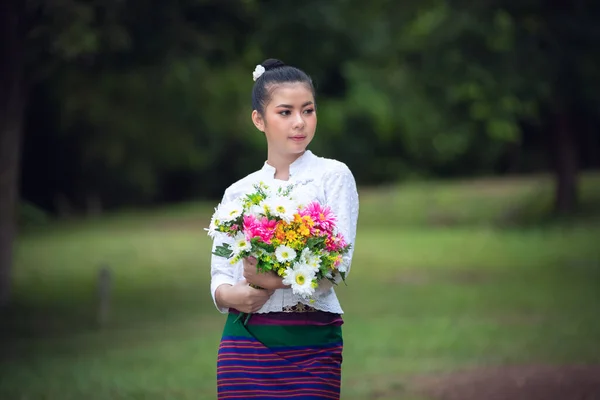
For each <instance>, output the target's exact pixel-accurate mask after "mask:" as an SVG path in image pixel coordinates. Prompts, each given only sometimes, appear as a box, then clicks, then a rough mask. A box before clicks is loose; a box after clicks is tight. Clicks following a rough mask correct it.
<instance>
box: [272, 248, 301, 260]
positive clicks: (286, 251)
mask: <svg viewBox="0 0 600 400" xmlns="http://www.w3.org/2000/svg"><path fill="white" fill-rule="evenodd" d="M275 257H277V261H279V262H280V263H284V262H288V261H292V260H293V259H295V258H296V250H294V249H292V248H291V247H288V246H283V245H282V246H279V247H277V248H276V249H275Z"/></svg>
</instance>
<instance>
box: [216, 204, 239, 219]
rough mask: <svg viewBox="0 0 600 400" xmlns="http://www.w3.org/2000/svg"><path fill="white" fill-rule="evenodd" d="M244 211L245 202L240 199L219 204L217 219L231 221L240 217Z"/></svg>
mask: <svg viewBox="0 0 600 400" xmlns="http://www.w3.org/2000/svg"><path fill="white" fill-rule="evenodd" d="M243 212H244V204H242V202H241V201H239V200H234V201H230V202H228V203H224V204H219V206H218V207H217V211H216V212H215V215H216V219H218V220H219V221H221V222H230V221H233V220H234V219H236V218H238V217H239V216H240V215H242V213H243Z"/></svg>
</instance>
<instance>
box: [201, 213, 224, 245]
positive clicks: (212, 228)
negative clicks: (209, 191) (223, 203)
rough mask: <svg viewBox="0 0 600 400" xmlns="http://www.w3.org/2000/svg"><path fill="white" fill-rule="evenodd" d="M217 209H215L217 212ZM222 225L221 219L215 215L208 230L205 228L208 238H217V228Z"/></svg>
mask: <svg viewBox="0 0 600 400" xmlns="http://www.w3.org/2000/svg"><path fill="white" fill-rule="evenodd" d="M216 210H217V209H216V208H215V211H216ZM219 224H220V221H219V219H218V218H217V214H216V213H215V214H213V216H212V217H211V219H210V225H208V228H204V230H205V231H206V232H207V234H208V236H210V237H211V238H213V239H214V238H215V236H216V235H217V232H219V231H217V226H218V225H219Z"/></svg>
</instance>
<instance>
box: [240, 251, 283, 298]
mask: <svg viewBox="0 0 600 400" xmlns="http://www.w3.org/2000/svg"><path fill="white" fill-rule="evenodd" d="M257 262H258V260H257V259H256V258H255V257H248V258H244V278H245V279H246V280H247V281H248V283H251V284H253V285H255V286H258V287H261V288H264V289H268V290H275V289H283V288H286V287H287V286H286V285H284V284H283V282H282V281H283V279H282V278H280V277H279V276H277V275H276V274H275V273H274V272H271V271H269V272H266V273H260V272H258V271H257V270H256V264H257Z"/></svg>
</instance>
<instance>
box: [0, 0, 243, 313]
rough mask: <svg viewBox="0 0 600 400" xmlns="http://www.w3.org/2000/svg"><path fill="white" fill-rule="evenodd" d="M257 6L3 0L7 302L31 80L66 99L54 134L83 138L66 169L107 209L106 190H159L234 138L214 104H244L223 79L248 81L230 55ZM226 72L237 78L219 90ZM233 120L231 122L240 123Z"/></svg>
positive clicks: (1, 117) (2, 242)
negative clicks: (174, 172)
mask: <svg viewBox="0 0 600 400" xmlns="http://www.w3.org/2000/svg"><path fill="white" fill-rule="evenodd" d="M252 4H253V2H251V1H246V2H242V3H240V4H237V3H236V7H231V5H232V2H230V1H209V0H182V1H180V2H175V3H174V2H162V1H150V2H148V1H140V0H125V1H123V0H108V1H101V2H100V1H83V0H49V1H39V0H28V1H22V0H8V1H5V2H2V6H1V7H2V8H0V13H1V17H0V18H1V19H0V25H1V28H0V29H1V30H2V34H3V38H6V39H4V40H3V42H2V48H1V50H0V51H1V53H0V62H1V66H0V89H1V92H0V93H2V96H1V97H2V100H1V102H2V103H1V104H0V144H1V149H0V306H3V305H6V304H7V302H8V299H9V296H10V295H9V293H10V291H9V289H10V270H11V265H12V244H13V241H14V237H15V222H16V205H17V199H18V197H19V193H18V188H19V175H18V172H19V157H20V153H21V152H20V143H21V142H22V132H23V129H22V125H23V112H24V110H25V109H26V108H27V107H26V104H27V103H26V99H27V98H28V95H29V93H30V92H31V89H32V88H34V87H39V86H42V87H44V89H45V90H44V91H45V93H47V94H48V97H49V98H50V101H51V102H52V103H54V104H58V105H59V106H58V107H57V112H58V113H59V114H60V115H59V117H58V118H56V121H57V124H58V125H57V126H54V127H47V128H46V129H47V133H50V134H57V135H66V137H67V138H68V139H67V140H68V141H69V142H71V143H74V145H72V147H73V148H74V151H75V152H76V154H75V155H72V156H71V162H72V163H71V164H67V165H66V166H64V165H63V166H62V168H63V169H68V170H70V175H72V176H73V177H74V178H73V179H74V181H73V182H71V186H72V187H75V188H76V189H75V190H76V191H79V192H83V193H77V194H79V195H80V197H84V198H85V201H86V202H87V203H88V204H90V207H91V208H99V207H101V203H102V199H101V196H99V195H98V193H100V192H103V194H106V193H111V192H115V191H119V189H122V188H127V189H130V190H131V188H132V187H133V188H138V190H139V191H142V192H143V193H152V192H153V191H154V188H155V186H156V172H157V171H156V170H157V169H158V168H163V169H164V168H174V169H176V168H178V167H182V166H184V167H189V166H190V165H202V166H204V167H206V166H207V165H209V163H210V162H211V161H212V156H213V154H218V153H219V152H218V151H217V152H215V149H217V150H219V149H223V148H226V146H227V142H228V140H230V139H231V137H232V136H235V134H233V133H232V135H231V136H223V137H218V136H211V133H212V132H211V129H210V124H211V122H212V121H211V117H212V116H211V115H210V112H211V111H212V109H211V107H210V106H211V105H212V104H215V103H216V100H217V99H218V100H219V103H220V106H224V104H223V102H228V101H231V99H232V96H233V97H236V98H235V99H234V101H233V102H232V103H231V106H232V108H233V109H236V108H235V107H237V106H238V105H239V104H238V103H239V91H238V92H235V93H234V94H233V95H232V91H225V92H223V91H222V90H220V89H222V88H223V87H226V86H227V85H231V87H236V85H237V84H238V82H239V80H240V77H241V73H239V72H237V73H234V74H232V73H231V71H232V70H235V67H226V66H225V65H226V64H227V62H228V61H231V60H234V59H239V57H240V56H242V57H243V54H242V52H241V50H243V46H242V45H241V43H242V42H241V40H240V39H242V37H241V36H240V34H239V33H240V32H243V31H245V30H247V29H248V26H247V22H246V21H247V20H248V19H247V18H245V13H246V12H250V11H249V10H251V7H252ZM215 71H216V72H218V73H217V74H215ZM248 75H249V73H248ZM223 80H228V82H227V83H226V84H223V85H221V86H220V87H219V88H218V89H217V90H214V89H215V88H214V84H215V83H216V82H221V83H223ZM196 85H198V86H196ZM195 86H196V88H194V87H195ZM211 86H212V87H211ZM196 89H199V90H196ZM209 97H210V98H211V100H212V101H211V102H210V104H209V101H208V98H209ZM199 109H201V110H204V112H201V113H197V110H199ZM237 109H239V108H237ZM35 111H36V110H31V111H30V112H32V115H31V116H32V118H33V119H35V118H36V117H37V116H36V115H35ZM236 121H237V120H236V119H235V118H234V119H230V120H229V123H230V125H231V126H230V127H229V129H230V131H231V132H235V130H236V128H238V127H239V123H236ZM231 122H234V124H231ZM217 123H218V122H217ZM199 131H200V132H201V133H198V132H199ZM45 133H46V132H45ZM204 139H206V140H204ZM33 146H35V143H34V144H33ZM58 161H62V160H58ZM43 167H49V166H43ZM205 169H207V170H208V168H205ZM207 173H210V172H207ZM64 177H66V175H65V176H64ZM64 177H63V178H64Z"/></svg>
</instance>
